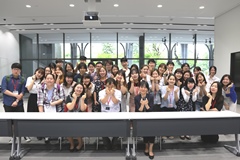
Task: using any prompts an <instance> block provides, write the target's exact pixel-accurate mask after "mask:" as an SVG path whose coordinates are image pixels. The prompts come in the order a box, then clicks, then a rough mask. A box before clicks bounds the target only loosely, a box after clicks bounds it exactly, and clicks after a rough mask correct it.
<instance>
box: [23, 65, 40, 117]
mask: <svg viewBox="0 0 240 160" xmlns="http://www.w3.org/2000/svg"><path fill="white" fill-rule="evenodd" d="M43 76H44V69H43V68H37V69H36V70H35V72H34V75H33V76H30V77H28V78H27V82H26V88H27V90H28V91H29V93H30V96H29V97H28V105H27V112H39V111H38V105H37V93H38V88H39V87H40V85H41V81H42V80H43Z"/></svg>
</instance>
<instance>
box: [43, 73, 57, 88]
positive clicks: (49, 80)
mask: <svg viewBox="0 0 240 160" xmlns="http://www.w3.org/2000/svg"><path fill="white" fill-rule="evenodd" d="M45 82H46V85H47V86H48V87H51V86H53V85H54V83H55V78H54V76H53V75H52V74H48V75H47V76H46V79H45Z"/></svg>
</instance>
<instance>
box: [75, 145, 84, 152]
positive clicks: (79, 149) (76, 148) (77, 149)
mask: <svg viewBox="0 0 240 160" xmlns="http://www.w3.org/2000/svg"><path fill="white" fill-rule="evenodd" d="M82 148H83V145H82V146H81V147H80V148H78V146H76V147H75V150H76V151H77V152H79V151H81V150H82Z"/></svg>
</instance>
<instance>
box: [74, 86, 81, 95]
mask: <svg viewBox="0 0 240 160" xmlns="http://www.w3.org/2000/svg"><path fill="white" fill-rule="evenodd" d="M74 92H75V94H76V95H78V96H80V95H81V94H82V92H83V86H82V85H81V84H78V85H76V87H75V88H74Z"/></svg>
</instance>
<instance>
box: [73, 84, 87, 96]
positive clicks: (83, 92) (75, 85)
mask: <svg viewBox="0 0 240 160" xmlns="http://www.w3.org/2000/svg"><path fill="white" fill-rule="evenodd" d="M79 84H80V85H81V86H82V88H83V91H82V93H81V94H80V97H82V96H83V95H84V94H85V89H84V87H83V84H82V83H75V84H74V86H73V89H72V92H71V93H70V95H71V97H72V95H73V93H74V92H75V88H76V87H77V85H79Z"/></svg>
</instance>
